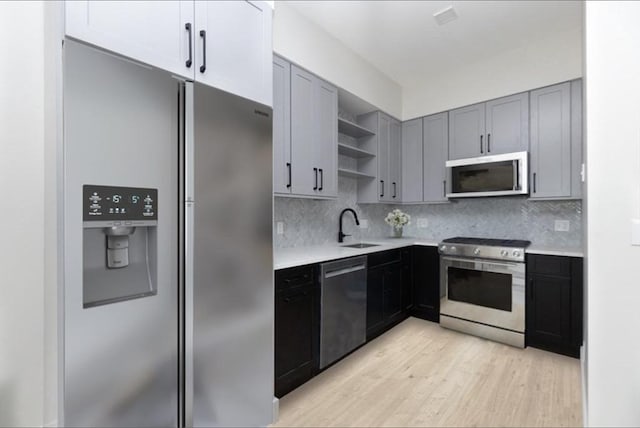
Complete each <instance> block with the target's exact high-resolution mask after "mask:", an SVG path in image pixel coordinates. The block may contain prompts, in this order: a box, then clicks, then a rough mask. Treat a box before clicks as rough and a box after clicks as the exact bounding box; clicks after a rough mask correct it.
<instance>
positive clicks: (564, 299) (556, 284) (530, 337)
mask: <svg viewBox="0 0 640 428" xmlns="http://www.w3.org/2000/svg"><path fill="white" fill-rule="evenodd" d="M528 280H529V281H528V284H527V287H528V290H527V291H528V292H529V299H527V300H528V301H527V304H526V308H527V328H526V331H527V343H531V344H532V345H534V346H536V345H547V346H549V345H551V346H553V345H558V346H563V345H568V344H570V343H571V300H570V299H571V279H570V278H562V277H555V276H548V275H541V274H529V278H528Z"/></svg>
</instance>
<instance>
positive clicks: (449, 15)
mask: <svg viewBox="0 0 640 428" xmlns="http://www.w3.org/2000/svg"><path fill="white" fill-rule="evenodd" d="M433 17H434V18H435V19H436V22H437V23H438V25H444V24H446V23H447V22H451V21H453V20H454V19H456V18H457V17H458V14H457V13H456V11H455V10H454V9H453V6H449V7H447V8H445V9H442V10H441V11H440V12H436V13H434V14H433Z"/></svg>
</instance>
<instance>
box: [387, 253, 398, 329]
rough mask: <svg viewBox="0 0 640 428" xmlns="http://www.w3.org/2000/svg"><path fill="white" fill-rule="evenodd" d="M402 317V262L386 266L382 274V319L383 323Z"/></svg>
mask: <svg viewBox="0 0 640 428" xmlns="http://www.w3.org/2000/svg"><path fill="white" fill-rule="evenodd" d="M401 317H402V264H401V263H393V264H391V265H389V266H387V267H386V269H385V275H384V321H385V324H387V323H393V322H395V321H398V320H399V319H400V318H401Z"/></svg>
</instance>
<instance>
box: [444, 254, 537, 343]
mask: <svg viewBox="0 0 640 428" xmlns="http://www.w3.org/2000/svg"><path fill="white" fill-rule="evenodd" d="M524 284H525V268H524V263H516V262H502V261H496V260H487V259H474V258H461V257H448V256H442V257H441V258H440V296H441V299H440V313H441V314H442V315H448V316H451V317H455V318H460V319H464V320H468V321H474V322H477V323H481V324H486V325H489V326H495V327H499V328H503V329H507V330H512V331H516V332H519V333H523V332H524V321H525V312H524V298H525V294H524V293H525V287H524Z"/></svg>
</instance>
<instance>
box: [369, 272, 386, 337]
mask: <svg viewBox="0 0 640 428" xmlns="http://www.w3.org/2000/svg"><path fill="white" fill-rule="evenodd" d="M384 276H385V268H384V267H383V266H381V267H377V268H373V269H369V270H368V271H367V340H369V339H370V338H372V337H374V336H375V335H376V334H377V333H378V331H379V330H380V329H381V328H382V327H383V326H384Z"/></svg>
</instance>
